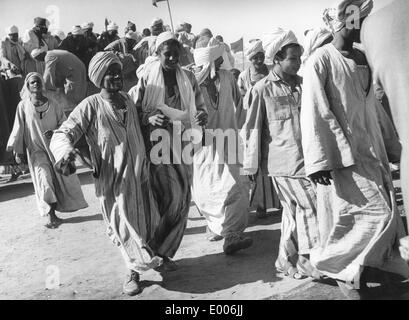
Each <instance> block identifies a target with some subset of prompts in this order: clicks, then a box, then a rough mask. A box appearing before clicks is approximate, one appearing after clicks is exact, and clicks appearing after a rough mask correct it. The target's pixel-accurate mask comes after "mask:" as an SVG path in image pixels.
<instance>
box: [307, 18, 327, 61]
mask: <svg viewBox="0 0 409 320" xmlns="http://www.w3.org/2000/svg"><path fill="white" fill-rule="evenodd" d="M331 36H332V33H331V31H330V30H328V28H326V27H322V26H321V27H318V28H314V29H312V30H310V31H309V32H308V33H307V35H306V36H305V43H304V55H303V61H306V60H307V59H308V58H309V56H311V55H312V54H313V53H314V51H315V50H317V49H318V48H319V47H321V46H322V44H323V43H324V41H325V40H327V39H328V38H329V37H331Z"/></svg>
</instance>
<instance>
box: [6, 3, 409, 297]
mask: <svg viewBox="0 0 409 320" xmlns="http://www.w3.org/2000/svg"><path fill="white" fill-rule="evenodd" d="M399 2H400V0H396V3H399ZM398 5H402V4H398ZM351 6H353V7H352V9H355V10H351ZM402 6H403V7H405V4H403V5H402ZM405 8H406V9H407V5H406V7H405ZM372 9H373V1H372V0H339V1H338V4H337V6H336V7H334V8H329V9H326V10H325V11H324V15H323V21H324V22H325V23H323V25H322V26H319V27H316V28H313V29H310V30H307V31H306V32H305V40H304V43H303V45H302V44H301V43H300V42H299V41H298V39H297V37H296V36H295V34H294V33H293V32H292V31H291V30H285V29H282V28H274V29H272V30H271V31H270V32H268V33H267V34H265V35H263V36H262V37H260V38H259V39H252V40H250V41H249V42H248V43H247V44H246V47H245V56H246V58H247V59H248V62H249V67H247V68H245V70H237V69H235V68H234V62H235V61H234V57H233V56H232V54H231V52H230V48H229V46H228V45H227V44H225V43H224V42H223V38H222V37H221V36H214V35H213V33H212V31H211V30H209V29H203V30H202V31H201V32H200V33H199V34H198V35H194V34H193V33H192V25H190V24H189V23H181V24H180V25H178V26H177V28H176V30H175V32H174V33H173V32H171V31H170V30H169V27H167V26H165V25H164V23H163V21H162V19H159V18H157V19H154V20H153V21H152V24H151V26H150V28H149V29H148V28H147V29H144V30H143V32H142V33H139V32H138V31H137V30H136V25H135V24H134V23H132V22H128V24H127V26H126V28H125V30H124V37H122V38H119V36H118V25H117V24H115V23H109V24H108V25H107V28H106V31H105V32H103V33H102V34H101V35H97V34H95V33H94V32H93V23H91V22H90V23H84V24H83V25H77V26H74V27H73V28H72V30H71V32H70V33H69V34H68V36H67V37H65V36H64V34H63V33H62V32H58V33H56V34H55V35H51V34H50V33H49V32H48V23H47V20H46V19H44V18H36V19H35V20H34V27H33V28H32V29H31V30H27V31H26V32H25V33H24V35H23V37H22V38H21V39H20V38H19V30H18V28H17V27H16V26H11V27H10V28H7V34H8V36H7V37H6V39H5V40H4V41H3V42H2V51H1V55H0V59H1V70H2V74H3V79H1V80H0V81H1V82H0V121H1V125H0V134H1V141H0V147H1V150H0V151H1V159H0V162H2V163H3V164H4V163H6V164H10V165H14V166H15V165H20V164H24V163H26V164H28V167H29V169H30V172H31V175H32V178H33V184H34V188H35V193H36V199H37V204H38V209H39V211H40V213H41V215H42V216H44V217H47V224H46V227H47V228H57V227H59V226H60V225H61V224H62V223H63V222H64V221H63V220H61V219H60V218H59V217H58V216H57V215H56V212H57V211H58V212H72V211H76V210H79V209H82V208H85V207H86V206H87V203H86V201H85V199H84V197H83V194H82V190H81V185H80V182H79V180H78V177H77V176H76V174H75V172H76V165H75V163H76V162H75V161H82V162H83V163H84V164H85V165H87V166H89V167H90V168H91V169H92V171H93V175H94V178H95V188H96V195H97V197H98V198H99V200H100V203H101V208H102V214H103V216H104V220H105V221H106V224H107V230H108V234H109V236H110V237H111V239H112V240H113V242H114V243H116V244H117V245H118V247H119V249H120V251H121V253H122V256H123V257H124V260H125V263H126V265H127V267H128V269H129V270H130V272H129V274H128V275H127V277H126V280H125V282H124V285H123V290H124V292H125V293H127V294H129V295H135V294H137V293H139V292H140V290H141V288H140V281H139V279H140V274H141V273H142V272H145V271H146V270H149V269H157V270H159V271H161V272H170V271H173V270H175V269H176V268H177V267H178V266H177V264H176V263H175V262H174V261H173V260H172V257H174V255H175V253H176V251H177V249H178V247H179V245H180V243H181V240H182V238H183V234H184V230H185V228H186V223H187V216H188V212H189V208H190V204H191V201H193V202H194V204H195V205H196V207H197V209H198V211H199V212H200V214H201V215H202V216H204V217H205V218H206V221H207V226H208V231H207V238H208V240H209V241H220V240H224V243H223V251H224V252H225V254H226V255H231V254H234V253H236V252H237V251H239V250H243V249H247V248H249V247H251V246H252V243H253V240H252V239H251V238H250V237H248V236H246V234H245V232H244V231H245V229H246V227H247V223H248V215H249V211H250V208H251V207H253V208H254V209H255V210H256V211H257V215H258V216H259V217H264V216H265V215H266V212H267V210H268V209H269V208H276V209H282V224H281V239H280V243H279V244H278V245H279V253H278V257H277V260H276V262H275V268H276V270H277V271H278V272H281V273H283V274H284V275H286V276H288V277H291V278H293V279H303V278H305V277H312V278H315V279H318V280H322V279H325V278H331V279H334V280H335V281H336V282H337V284H338V286H339V287H340V289H341V291H342V292H343V293H344V294H345V295H346V296H347V297H348V298H359V297H360V296H361V295H362V294H363V292H365V289H366V286H367V283H368V282H369V281H370V279H371V277H372V276H374V274H375V275H379V274H381V275H382V279H384V280H385V282H386V284H388V285H393V279H395V280H396V275H399V276H400V277H401V279H407V278H409V266H408V264H407V262H406V261H405V260H404V259H407V258H408V255H407V252H408V248H407V247H408V246H407V245H405V243H406V242H405V241H406V239H407V238H405V236H406V230H405V229H404V225H403V221H402V217H401V216H400V214H399V211H398V208H397V204H396V199H395V191H394V187H393V183H392V177H391V168H393V167H394V165H395V166H396V163H399V161H400V158H401V153H402V144H401V141H404V142H405V141H406V139H407V138H406V137H401V135H402V134H404V132H405V131H404V130H403V129H401V125H399V124H398V125H397V126H396V127H395V125H394V123H393V119H392V115H393V114H394V113H397V111H396V110H397V109H399V107H396V103H395V104H392V107H390V106H389V103H388V99H387V98H389V95H388V92H393V89H391V85H390V82H388V80H385V79H386V78H387V76H385V75H384V74H383V77H377V76H376V75H377V73H372V70H376V71H375V72H378V73H379V72H380V71H377V70H379V69H380V70H383V69H382V67H379V62H378V58H377V56H375V57H371V60H370V61H369V63H370V64H371V67H372V68H370V67H369V63H368V60H367V55H366V53H367V49H368V48H367V47H370V46H372V45H373V40H372V39H371V40H366V41H364V43H363V44H362V43H361V25H362V24H363V23H364V20H366V19H367V17H368V15H369V14H370V13H371V11H372ZM357 12H358V13H359V15H357V16H355V18H356V20H357V21H355V22H356V23H354V24H353V26H352V27H351V26H350V24H349V22H350V21H351V19H352V18H354V17H353V15H354V14H356V13H357ZM371 18H372V17H369V18H368V20H370V19H371ZM368 29H369V28H368ZM365 36H366V37H367V38H370V36H371V30H370V29H369V31H368V30H366V33H365ZM367 38H366V39H367ZM368 41H372V42H368ZM373 52H376V50H375V49H373V51H372V52H371V53H373ZM371 53H368V56H370V54H371ZM383 72H384V73H385V72H386V71H383ZM390 72H391V73H392V74H393V71H390ZM300 73H302V74H303V78H301V77H300V76H299V74H300ZM385 92H386V94H385ZM395 121H396V118H395ZM214 132H222V133H228V132H230V133H231V132H233V133H234V134H233V138H234V139H233V140H229V139H231V138H232V136H231V135H228V134H226V135H223V137H222V140H221V143H220V140H217V139H218V138H219V136H217V135H212V134H214ZM191 133H193V134H192V135H191V136H189V134H191ZM398 133H399V135H400V137H399V138H398ZM186 137H190V139H186ZM400 140H401V141H400ZM175 141H176V142H177V143H175ZM403 146H405V143H403ZM179 149H180V150H179ZM182 149H183V152H180V151H181V150H182ZM185 150H189V153H188V154H189V155H191V157H192V158H193V161H187V160H186V159H187V158H188V157H186V154H185ZM178 151H179V152H178ZM232 155H233V159H237V161H231V156H232ZM166 159H167V160H166ZM239 159H241V160H242V161H240V160H239ZM400 240H401V241H402V242H401V248H400V249H401V252H399V241H400ZM401 254H402V256H403V258H404V259H403V258H402V256H401Z"/></svg>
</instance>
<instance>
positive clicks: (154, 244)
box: [50, 52, 183, 295]
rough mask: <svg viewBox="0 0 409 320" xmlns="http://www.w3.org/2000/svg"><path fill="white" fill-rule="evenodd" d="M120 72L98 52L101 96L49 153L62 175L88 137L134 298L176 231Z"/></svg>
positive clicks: (95, 64) (58, 135)
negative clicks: (161, 202) (163, 208)
mask: <svg viewBox="0 0 409 320" xmlns="http://www.w3.org/2000/svg"><path fill="white" fill-rule="evenodd" d="M121 69H122V66H121V63H120V60H119V58H118V57H117V56H116V55H115V54H114V53H113V52H98V53H97V54H96V55H95V56H94V57H93V58H92V60H91V62H90V65H89V74H88V75H89V78H90V79H91V81H92V82H93V83H94V84H95V86H97V87H98V88H101V92H100V93H98V94H94V95H92V96H90V97H88V98H86V99H84V100H83V101H82V102H81V104H80V105H78V107H77V108H76V109H75V110H74V111H73V112H72V114H71V115H70V116H69V117H68V119H67V121H65V122H64V123H63V124H62V125H61V127H60V129H59V130H56V132H55V133H54V135H53V138H52V141H51V145H50V148H51V151H52V152H53V154H54V157H55V167H56V168H58V169H59V170H61V171H64V168H65V167H67V166H69V165H71V164H72V163H73V161H74V159H75V152H74V144H75V143H76V142H77V141H78V140H79V139H80V138H81V137H82V136H86V141H87V143H88V145H89V150H90V152H91V155H92V156H91V159H92V167H93V172H94V177H95V180H94V181H95V190H96V195H97V197H98V199H99V201H100V204H101V208H102V215H103V217H104V221H105V222H106V225H107V233H108V236H109V237H110V239H111V240H112V241H113V243H114V244H115V245H116V246H117V248H118V249H119V250H120V251H121V254H122V256H123V258H124V261H125V264H126V267H127V268H128V269H129V274H128V275H127V277H126V279H125V281H124V284H123V292H124V293H126V294H128V295H136V294H138V293H139V292H140V291H141V287H140V274H141V273H142V272H145V271H147V270H149V269H152V268H155V267H158V266H160V265H161V264H162V262H163V258H162V257H161V256H169V255H171V254H172V253H169V252H168V251H169V248H171V249H173V245H174V243H173V242H172V240H173V238H172V239H171V240H169V239H168V236H169V233H171V232H172V231H173V230H174V229H171V228H168V229H167V230H166V232H169V233H166V232H164V231H163V228H162V225H161V223H162V220H161V219H162V216H161V214H160V213H159V210H158V204H157V201H156V198H155V195H154V194H153V191H152V185H151V177H150V175H149V172H150V170H149V162H148V159H147V154H146V149H145V144H144V140H143V135H142V131H141V126H140V121H139V115H138V111H137V108H136V107H135V105H134V103H133V102H132V100H131V99H130V97H129V96H128V95H127V94H125V93H124V92H122V74H121ZM167 192H168V190H167ZM177 234H178V235H180V234H179V233H177ZM181 234H182V235H183V230H182V232H181ZM172 236H174V234H171V235H170V237H172Z"/></svg>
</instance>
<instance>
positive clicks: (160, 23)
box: [151, 18, 163, 27]
mask: <svg viewBox="0 0 409 320" xmlns="http://www.w3.org/2000/svg"><path fill="white" fill-rule="evenodd" d="M157 25H163V20H162V19H161V18H155V19H153V20H152V23H151V27H155V26H157Z"/></svg>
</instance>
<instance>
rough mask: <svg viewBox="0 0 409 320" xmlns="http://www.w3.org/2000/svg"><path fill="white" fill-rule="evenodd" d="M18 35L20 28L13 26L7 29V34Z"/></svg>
mask: <svg viewBox="0 0 409 320" xmlns="http://www.w3.org/2000/svg"><path fill="white" fill-rule="evenodd" d="M13 33H18V28H17V27H16V26H11V27H8V28H6V34H13Z"/></svg>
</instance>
